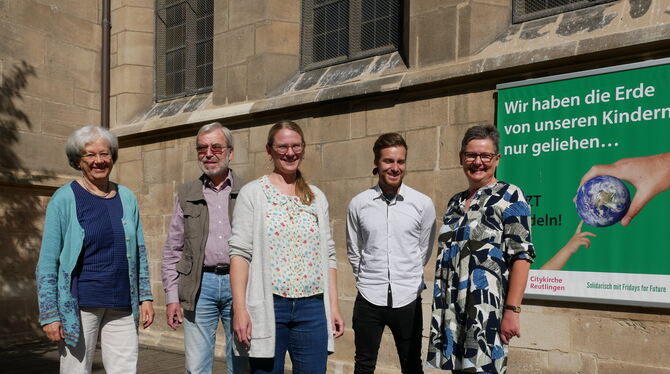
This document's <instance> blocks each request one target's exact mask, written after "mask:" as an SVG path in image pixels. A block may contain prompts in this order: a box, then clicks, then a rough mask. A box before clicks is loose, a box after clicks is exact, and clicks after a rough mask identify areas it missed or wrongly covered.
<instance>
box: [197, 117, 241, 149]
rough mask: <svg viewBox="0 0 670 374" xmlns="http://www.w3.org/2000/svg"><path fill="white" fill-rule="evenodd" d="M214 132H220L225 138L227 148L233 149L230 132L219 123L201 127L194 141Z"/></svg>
mask: <svg viewBox="0 0 670 374" xmlns="http://www.w3.org/2000/svg"><path fill="white" fill-rule="evenodd" d="M215 130H221V132H222V133H223V136H224V137H225V138H226V144H227V145H228V148H230V149H233V133H232V132H230V129H229V128H227V127H226V126H224V125H222V124H221V123H220V122H212V123H208V124H206V125H203V126H202V127H201V128H200V130H198V135H196V136H195V137H196V139H197V138H198V137H200V135H202V134H205V133H208V132H212V131H215Z"/></svg>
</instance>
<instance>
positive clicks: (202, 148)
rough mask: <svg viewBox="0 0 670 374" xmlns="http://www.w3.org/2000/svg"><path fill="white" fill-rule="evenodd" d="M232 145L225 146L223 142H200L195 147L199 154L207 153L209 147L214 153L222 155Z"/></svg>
mask: <svg viewBox="0 0 670 374" xmlns="http://www.w3.org/2000/svg"><path fill="white" fill-rule="evenodd" d="M228 148H230V147H224V146H222V145H221V144H212V145H204V144H199V145H197V146H196V147H195V150H196V152H198V155H206V154H207V150H208V149H209V150H210V151H211V152H212V154H214V155H220V154H222V153H223V152H225V151H226V149H228Z"/></svg>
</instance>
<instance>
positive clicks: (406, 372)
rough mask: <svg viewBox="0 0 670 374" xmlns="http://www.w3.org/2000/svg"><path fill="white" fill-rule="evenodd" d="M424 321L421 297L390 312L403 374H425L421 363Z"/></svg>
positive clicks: (391, 327)
mask: <svg viewBox="0 0 670 374" xmlns="http://www.w3.org/2000/svg"><path fill="white" fill-rule="evenodd" d="M422 323H423V319H422V312H421V298H420V297H419V298H417V299H416V300H414V301H413V302H411V303H410V304H409V305H406V306H403V307H400V308H394V309H392V310H391V311H390V313H389V318H388V325H389V328H390V329H391V332H392V333H393V339H394V340H395V345H396V349H397V351H398V358H399V359H400V367H401V369H402V372H403V374H423V367H422V365H421V330H422Z"/></svg>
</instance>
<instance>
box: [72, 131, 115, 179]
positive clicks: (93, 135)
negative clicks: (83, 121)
mask: <svg viewBox="0 0 670 374" xmlns="http://www.w3.org/2000/svg"><path fill="white" fill-rule="evenodd" d="M98 139H102V140H104V141H105V142H107V145H108V146H109V151H110V152H111V154H112V161H113V162H116V159H117V158H118V157H119V140H118V139H117V138H116V136H114V134H112V133H111V132H109V130H107V129H105V128H103V127H100V126H93V125H88V126H84V127H82V128H80V129H79V130H77V131H75V132H73V133H72V134H70V136H69V137H68V138H67V142H66V143H65V154H66V155H67V161H68V163H70V166H72V167H73V168H75V169H77V170H80V168H79V161H80V160H81V156H82V153H83V152H84V148H86V144H89V143H92V142H94V141H96V140H98Z"/></svg>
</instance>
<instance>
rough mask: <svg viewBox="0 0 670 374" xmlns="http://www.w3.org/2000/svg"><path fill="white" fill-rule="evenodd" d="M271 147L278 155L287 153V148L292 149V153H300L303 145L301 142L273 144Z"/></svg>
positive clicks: (303, 147)
mask: <svg viewBox="0 0 670 374" xmlns="http://www.w3.org/2000/svg"><path fill="white" fill-rule="evenodd" d="M272 148H274V150H275V152H277V153H279V154H280V155H285V154H287V153H288V150H289V149H291V150H293V153H295V154H298V153H302V151H303V149H305V145H304V144H302V143H300V144H292V145H288V144H279V145H273V146H272Z"/></svg>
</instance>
